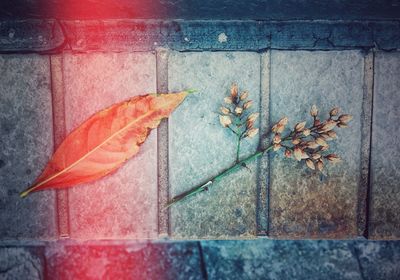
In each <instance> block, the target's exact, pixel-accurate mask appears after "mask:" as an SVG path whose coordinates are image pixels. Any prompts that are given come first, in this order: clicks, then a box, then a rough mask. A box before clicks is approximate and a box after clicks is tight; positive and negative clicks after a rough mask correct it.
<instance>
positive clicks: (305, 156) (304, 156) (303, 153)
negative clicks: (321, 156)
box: [301, 151, 310, 159]
mask: <svg viewBox="0 0 400 280" xmlns="http://www.w3.org/2000/svg"><path fill="white" fill-rule="evenodd" d="M307 158H310V156H309V155H308V154H307V153H306V152H305V151H301V159H307Z"/></svg>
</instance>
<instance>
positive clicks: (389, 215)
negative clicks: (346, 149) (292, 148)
mask: <svg viewBox="0 0 400 280" xmlns="http://www.w3.org/2000/svg"><path fill="white" fill-rule="evenodd" d="M399 77H400V53H377V55H376V58H375V80H374V81H375V91H374V110H373V122H372V151H371V205H370V223H369V226H370V231H369V234H370V237H372V238H377V239H381V238H385V239H398V238H400V216H399V210H400V206H399V205H400V189H399V180H400V172H399V170H398V168H399V166H400V159H399V158H400V148H399V138H398V135H399V133H400V127H399V125H398V122H399V120H400V109H399V108H400V94H399V92H400V80H399Z"/></svg>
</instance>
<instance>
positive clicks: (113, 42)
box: [0, 18, 400, 54]
mask: <svg viewBox="0 0 400 280" xmlns="http://www.w3.org/2000/svg"><path fill="white" fill-rule="evenodd" d="M159 47H165V48H170V49H173V50H196V51H200V50H239V51H246V50H253V51H262V50H265V49H267V48H272V49H298V50H300V49H303V50H304V49H307V50H345V49H362V50H365V49H374V50H377V49H379V50H394V49H400V21H399V20H388V21H343V20H342V21H311V20H295V21H255V20H241V19H240V18H239V19H236V20H230V21H226V20H225V21H223V20H208V21H205V20H187V21H184V20H159V19H151V20H139V19H115V20H61V21H54V20H3V21H0V52H40V53H51V54H54V53H61V52H62V51H66V50H67V51H70V50H73V51H76V52H92V51H115V52H121V51H154V50H156V49H157V48H159Z"/></svg>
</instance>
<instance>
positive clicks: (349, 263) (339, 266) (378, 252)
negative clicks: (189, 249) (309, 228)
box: [202, 239, 400, 280]
mask: <svg viewBox="0 0 400 280" xmlns="http://www.w3.org/2000/svg"><path fill="white" fill-rule="evenodd" d="M399 246H400V243H399V242H368V241H278V240H262V239H260V240H253V241H202V248H203V250H202V251H203V254H204V263H205V267H206V272H207V276H208V279H360V280H361V279H362V280H366V279H371V280H372V279H398V278H399V277H400V270H399V267H400V266H399V264H400V259H399V256H400V247H399Z"/></svg>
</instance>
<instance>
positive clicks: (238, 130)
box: [219, 84, 259, 139]
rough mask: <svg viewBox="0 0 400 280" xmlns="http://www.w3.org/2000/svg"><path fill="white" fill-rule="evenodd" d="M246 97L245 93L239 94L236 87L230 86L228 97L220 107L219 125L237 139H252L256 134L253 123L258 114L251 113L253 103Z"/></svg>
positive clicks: (247, 95)
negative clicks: (228, 130)
mask: <svg viewBox="0 0 400 280" xmlns="http://www.w3.org/2000/svg"><path fill="white" fill-rule="evenodd" d="M248 97H249V93H248V92H247V91H243V92H241V93H239V88H238V86H237V85H236V84H232V86H231V90H230V94H229V96H227V97H225V98H224V104H223V105H222V106H221V107H220V115H219V122H220V124H221V125H222V126H223V127H225V128H229V129H231V130H232V131H233V132H234V133H235V134H237V135H238V136H239V139H243V138H253V137H254V136H256V135H257V134H258V128H256V127H255V122H256V120H257V118H258V116H259V113H257V112H251V109H252V107H253V101H252V100H248Z"/></svg>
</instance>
